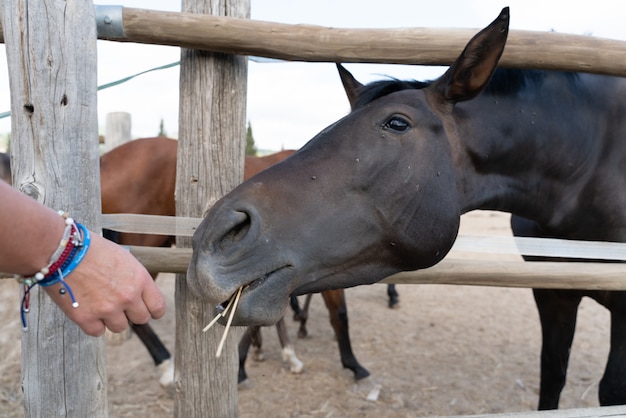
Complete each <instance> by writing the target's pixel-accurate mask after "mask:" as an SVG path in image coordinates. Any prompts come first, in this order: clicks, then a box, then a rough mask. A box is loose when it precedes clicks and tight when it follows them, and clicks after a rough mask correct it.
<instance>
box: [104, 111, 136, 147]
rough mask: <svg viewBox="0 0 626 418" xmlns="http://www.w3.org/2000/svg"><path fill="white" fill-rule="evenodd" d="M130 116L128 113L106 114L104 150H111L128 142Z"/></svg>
mask: <svg viewBox="0 0 626 418" xmlns="http://www.w3.org/2000/svg"><path fill="white" fill-rule="evenodd" d="M130 127H131V116H130V113H128V112H111V113H107V120H106V136H105V139H104V144H105V149H106V150H107V151H111V150H112V149H113V148H115V147H117V146H119V145H122V144H124V143H126V142H128V141H130V131H131V129H130Z"/></svg>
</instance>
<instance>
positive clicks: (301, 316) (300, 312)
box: [291, 293, 313, 338]
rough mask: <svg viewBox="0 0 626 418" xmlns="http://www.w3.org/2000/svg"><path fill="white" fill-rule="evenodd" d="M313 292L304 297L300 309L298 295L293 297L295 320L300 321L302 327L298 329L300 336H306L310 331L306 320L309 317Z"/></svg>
mask: <svg viewBox="0 0 626 418" xmlns="http://www.w3.org/2000/svg"><path fill="white" fill-rule="evenodd" d="M312 296H313V295H312V294H310V293H309V294H308V295H306V299H304V305H303V306H302V309H300V304H299V303H298V298H297V297H296V296H292V297H291V309H293V320H294V321H299V322H300V328H299V329H298V338H306V336H307V335H309V332H308V331H307V329H306V321H307V320H308V319H309V305H310V304H311V297H312Z"/></svg>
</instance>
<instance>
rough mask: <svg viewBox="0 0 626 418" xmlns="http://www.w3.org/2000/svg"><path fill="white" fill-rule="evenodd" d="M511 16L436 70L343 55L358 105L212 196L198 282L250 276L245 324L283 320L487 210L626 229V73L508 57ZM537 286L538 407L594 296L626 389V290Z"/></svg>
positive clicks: (612, 383)
mask: <svg viewBox="0 0 626 418" xmlns="http://www.w3.org/2000/svg"><path fill="white" fill-rule="evenodd" d="M508 23H509V11H508V8H507V9H503V11H502V12H501V14H500V15H499V16H498V18H497V19H496V20H495V21H494V22H493V23H492V24H490V25H489V26H488V27H487V28H485V29H484V30H482V31H481V32H480V33H478V34H477V35H476V36H475V37H474V38H472V39H471V40H470V41H469V43H468V44H467V46H466V47H465V49H464V50H463V52H462V53H461V55H460V56H459V57H458V58H457V59H456V61H455V62H454V63H453V64H452V66H451V67H450V68H449V69H448V70H447V71H446V72H445V74H444V75H442V76H441V77H440V78H438V79H436V80H434V81H432V82H425V83H421V82H402V81H397V80H384V81H380V82H375V83H372V84H369V85H366V86H363V85H361V84H360V83H358V82H357V81H356V80H354V78H352V76H351V75H350V74H349V73H348V72H347V71H345V70H343V69H341V70H340V73H341V77H342V81H343V83H344V86H345V88H346V89H347V91H348V96H349V97H352V98H353V100H354V102H355V106H353V110H352V112H350V114H348V115H347V116H346V117H344V118H343V119H341V120H339V121H338V122H336V123H334V124H332V125H331V126H329V127H328V128H326V129H324V130H323V131H322V132H320V133H319V134H318V135H317V136H316V137H314V138H313V139H312V140H311V141H310V142H309V143H308V144H306V145H305V146H304V147H303V148H302V149H300V150H299V151H298V152H297V153H296V154H294V155H293V156H291V157H290V158H289V159H287V160H286V161H284V162H282V163H279V164H277V165H275V166H274V167H272V168H270V169H269V170H267V171H264V172H262V173H260V174H259V175H257V176H255V177H253V178H251V179H250V180H248V181H247V182H244V183H243V184H242V185H240V186H239V187H237V188H236V189H235V190H233V191H232V192H231V193H229V194H228V195H226V196H225V197H224V198H223V199H221V200H220V201H219V202H217V203H216V204H215V205H214V206H213V207H212V208H211V209H210V211H209V213H208V214H207V217H206V218H205V219H204V221H203V223H202V224H201V225H200V227H199V228H198V229H197V231H196V234H195V236H194V255H193V259H192V262H191V264H190V267H189V271H188V275H187V280H188V283H189V285H190V286H191V287H192V288H193V289H194V290H195V291H196V292H197V294H198V295H202V296H203V297H205V298H207V299H208V300H209V301H211V302H213V303H215V304H216V305H218V304H221V303H223V302H225V301H227V300H228V299H230V298H231V296H232V295H233V294H234V293H235V292H236V291H237V289H238V288H240V287H242V286H243V288H244V290H243V292H242V295H241V298H240V303H239V306H238V309H237V313H236V315H235V323H237V324H240V325H242V324H271V323H274V322H275V321H276V320H277V319H278V318H280V317H281V315H282V314H283V309H284V307H285V304H286V301H287V299H288V296H290V295H299V294H305V293H310V292H317V291H322V290H326V289H333V288H345V287H349V286H355V285H361V284H367V283H372V282H376V281H378V280H380V279H382V278H384V277H386V276H389V275H391V274H393V273H396V272H399V271H403V270H416V269H423V268H427V267H429V266H432V265H434V264H436V263H438V262H439V261H440V260H441V259H442V258H443V257H444V256H445V255H446V254H447V253H448V251H449V250H450V248H451V246H452V244H453V243H454V241H455V239H456V236H457V232H458V227H459V221H460V215H461V214H463V213H466V212H469V211H471V210H474V209H492V210H500V211H505V212H510V213H513V214H515V215H516V216H517V217H516V218H515V222H516V223H517V222H518V221H519V223H520V224H521V226H520V225H518V226H516V228H515V230H516V233H518V234H519V233H522V232H524V233H525V234H527V235H532V236H537V235H541V236H552V237H559V238H566V239H579V240H604V241H618V242H625V241H626V193H624V190H626V140H625V138H626V124H625V123H624V121H626V104H624V100H623V97H622V96H623V95H622V94H619V93H620V92H623V91H626V80H624V79H620V78H615V77H607V76H600V75H590V74H574V73H561V72H552V71H538V70H532V71H530V70H525V71H524V70H503V69H498V70H497V71H496V67H497V65H498V61H499V59H500V56H501V54H502V51H503V49H504V45H505V43H506V38H507V33H508ZM616 93H617V94H616ZM519 217H521V218H519ZM522 218H523V219H525V220H523V219H522ZM251 261H252V262H251ZM251 266H254V268H253V269H251ZM572 274H575V272H572ZM534 295H535V301H536V303H537V306H538V309H539V313H540V320H541V326H542V329H543V347H542V353H541V385H540V394H539V408H540V409H548V408H557V407H558V400H559V396H560V392H561V389H562V388H563V385H564V383H565V375H566V370H567V363H568V358H569V349H570V346H571V342H572V337H573V335H574V328H575V327H574V324H575V322H576V313H577V307H578V303H579V302H580V300H581V298H582V297H583V296H588V297H591V298H593V299H595V300H596V301H598V302H599V303H601V304H602V305H604V306H605V307H607V308H608V309H609V310H610V312H611V347H610V354H609V358H608V362H607V365H606V370H605V372H604V376H603V377H602V380H601V382H600V390H599V399H600V403H601V404H602V405H611V404H624V403H626V293H624V292H609V291H571V290H535V291H534Z"/></svg>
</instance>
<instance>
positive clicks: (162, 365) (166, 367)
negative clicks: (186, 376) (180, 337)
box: [130, 323, 174, 387]
mask: <svg viewBox="0 0 626 418" xmlns="http://www.w3.org/2000/svg"><path fill="white" fill-rule="evenodd" d="M130 326H131V328H132V329H133V332H134V333H135V334H137V337H139V339H140V340H141V342H142V343H143V345H144V346H145V347H146V349H147V350H148V353H150V356H151V357H152V360H154V365H155V366H157V367H158V368H159V369H160V370H161V372H162V373H161V377H160V378H159V383H160V384H161V386H163V387H168V386H170V385H172V383H173V382H174V362H173V361H172V356H171V355H170V352H169V351H168V350H167V348H166V347H165V345H164V344H163V342H161V340H160V339H159V336H158V335H156V333H155V332H154V330H153V329H152V327H151V326H150V325H149V324H133V323H131V324H130Z"/></svg>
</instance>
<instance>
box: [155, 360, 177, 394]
mask: <svg viewBox="0 0 626 418" xmlns="http://www.w3.org/2000/svg"><path fill="white" fill-rule="evenodd" d="M157 368H158V369H159V370H160V371H161V377H160V378H159V383H160V384H161V386H162V387H163V388H165V389H170V388H172V387H174V362H173V361H172V360H171V359H167V360H165V361H164V362H163V363H161V364H159V365H158V366H157Z"/></svg>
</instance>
